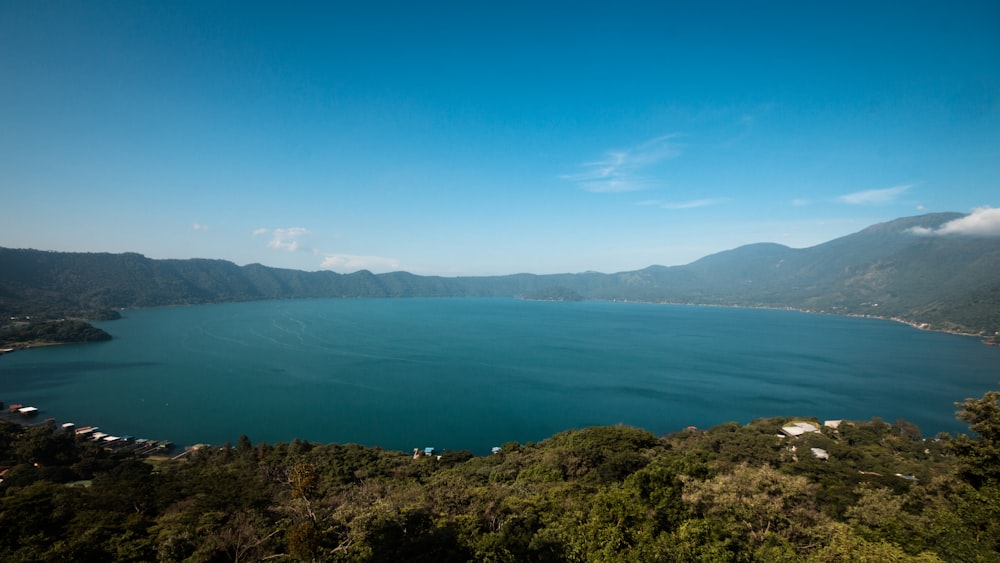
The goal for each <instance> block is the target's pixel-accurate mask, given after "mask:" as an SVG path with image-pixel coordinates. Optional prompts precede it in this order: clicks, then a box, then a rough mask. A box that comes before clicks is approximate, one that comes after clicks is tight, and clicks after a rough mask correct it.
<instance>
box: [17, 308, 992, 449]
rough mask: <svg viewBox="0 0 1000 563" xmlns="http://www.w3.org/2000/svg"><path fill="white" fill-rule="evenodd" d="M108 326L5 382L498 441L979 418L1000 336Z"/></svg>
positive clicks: (716, 311) (297, 431) (288, 436)
mask: <svg viewBox="0 0 1000 563" xmlns="http://www.w3.org/2000/svg"><path fill="white" fill-rule="evenodd" d="M123 317H124V318H122V319H121V320H118V321H112V322H105V323H95V324H97V326H100V327H101V328H103V329H105V330H107V331H108V332H110V333H111V334H112V335H113V336H114V339H113V340H112V341H109V342H104V343H98V344H86V345H67V346H55V347H48V348H40V349H34V350H27V351H18V352H16V353H13V354H8V355H5V356H2V357H0V400H3V401H4V402H5V403H11V402H19V403H24V404H30V405H33V406H36V407H39V408H40V409H42V411H43V414H42V416H43V417H55V418H56V419H57V420H58V421H59V422H66V421H71V422H75V423H76V424H77V425H78V426H82V425H93V426H99V427H100V428H101V430H102V431H105V432H110V433H114V434H118V435H122V434H130V435H132V436H136V437H145V438H150V439H169V440H173V441H174V442H175V443H180V444H195V443H212V444H222V443H224V442H232V443H235V442H236V440H237V438H238V437H239V436H240V434H246V435H248V436H249V437H250V439H251V440H253V441H254V442H260V441H266V442H276V441H290V440H292V439H294V438H300V439H304V440H310V441H317V442H341V443H360V444H365V445H369V446H382V447H385V448H390V449H398V450H403V451H410V450H412V448H415V447H420V448H423V447H425V446H433V447H436V448H438V449H439V450H441V449H469V450H472V451H474V452H476V453H485V452H488V451H489V449H490V447H492V446H496V445H501V444H503V443H504V442H508V441H518V442H522V443H523V442H527V441H538V440H541V439H544V438H546V437H548V436H550V435H552V434H554V433H556V432H559V431H562V430H566V429H570V428H580V427H584V426H589V425H599V424H615V423H619V422H621V423H625V424H630V425H635V426H639V427H642V428H646V429H648V430H650V431H653V432H656V433H658V434H665V433H669V432H673V431H677V430H681V429H684V428H685V427H687V426H689V425H694V426H698V427H708V426H712V425H716V424H720V423H723V422H727V421H737V422H740V423H746V422H749V421H751V420H752V419H754V418H760V417H771V416H785V415H788V416H815V417H818V418H819V419H820V420H823V419H854V420H869V419H871V418H872V417H874V416H878V417H881V418H883V419H885V420H887V421H889V422H892V421H895V420H896V419H897V418H903V419H906V420H909V421H911V422H913V423H915V424H917V425H918V426H920V428H921V430H922V431H923V433H924V434H925V435H934V434H936V433H938V432H950V433H957V432H964V431H966V430H967V427H966V426H965V425H964V424H962V423H960V422H958V421H956V420H955V417H954V413H955V407H954V404H953V403H954V402H956V401H961V400H964V399H965V398H966V397H972V396H975V397H978V396H980V395H982V394H983V393H984V392H985V391H987V390H989V389H996V388H997V385H998V381H1000V369H998V368H1000V350H998V349H996V348H993V347H990V346H985V345H983V344H982V343H981V342H980V341H979V339H977V338H972V337H963V336H956V335H949V334H941V333H933V332H924V331H919V330H916V329H914V328H911V327H909V326H906V325H903V324H899V323H894V322H889V321H881V320H875V319H863V318H848V317H835V316H823V315H813V314H806V313H801V312H796V311H783V310H766V309H737V308H719V307H696V306H682V305H655V304H639V303H611V302H580V303H552V302H534V301H521V300H515V299H329V300H296V301H267V302H251V303H233V304H219V305H202V306H192V307H172V308H158V309H145V310H129V311H125V312H123Z"/></svg>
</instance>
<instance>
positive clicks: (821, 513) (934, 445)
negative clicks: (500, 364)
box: [0, 392, 1000, 562]
mask: <svg viewBox="0 0 1000 563" xmlns="http://www.w3.org/2000/svg"><path fill="white" fill-rule="evenodd" d="M998 401H1000V393H998V392H990V393H987V394H986V395H985V396H983V397H982V398H978V399H968V400H966V401H965V402H964V403H962V404H960V405H958V406H959V407H960V411H959V418H960V419H962V420H964V421H966V422H968V423H969V424H970V429H971V430H972V436H971V437H970V436H965V435H963V436H959V437H951V436H947V435H942V436H938V437H937V438H935V439H924V438H921V435H920V432H919V429H917V428H916V427H915V426H913V425H912V424H910V423H907V422H906V421H902V420H900V421H896V422H895V423H893V424H889V423H886V422H883V421H881V420H878V419H875V420H872V421H868V422H847V421H843V422H840V424H839V425H837V426H836V427H835V428H834V427H832V426H827V425H823V424H821V423H820V422H819V421H816V420H813V421H805V420H802V419H796V420H791V419H784V418H775V419H766V420H756V421H753V422H752V423H750V424H747V425H745V426H741V425H739V424H736V423H728V424H723V425H721V426H717V427H714V428H711V429H708V430H698V429H694V428H691V429H688V430H686V431H683V432H680V433H676V434H672V435H669V436H663V437H658V436H654V435H653V434H650V433H648V432H645V431H642V430H639V429H636V428H631V427H625V426H610V427H593V428H585V429H579V430H571V431H567V432H563V433H560V434H557V435H555V436H552V437H551V438H549V439H547V440H544V441H542V442H538V443H528V444H518V443H508V444H504V445H503V447H502V449H500V450H499V451H497V452H496V453H495V454H493V455H488V456H478V457H477V456H473V455H472V454H471V453H469V452H462V451H458V452H451V451H446V452H441V453H434V454H431V455H426V454H425V453H424V452H423V451H418V452H414V454H413V455H411V454H409V453H403V452H394V451H386V450H382V449H378V448H367V447H362V446H356V445H339V444H328V445H320V444H314V443H308V442H302V441H293V442H291V443H279V444H273V445H271V444H263V443H261V444H253V443H252V442H251V441H250V439H249V438H247V437H245V436H243V437H241V438H240V440H239V441H238V443H237V444H236V445H235V446H232V445H228V444H227V445H225V446H222V447H205V448H202V449H198V450H194V451H191V452H189V453H188V454H187V455H185V456H183V457H182V458H181V459H176V460H172V459H142V458H139V457H137V456H136V455H135V454H134V453H133V452H132V451H131V450H130V449H129V448H127V447H124V448H123V447H119V448H118V449H115V450H111V449H104V448H101V447H99V446H98V445H97V444H96V443H95V442H93V441H91V440H87V439H84V438H82V437H78V436H76V435H74V433H72V432H66V431H63V430H61V429H57V428H56V427H55V426H53V425H46V424H41V425H36V426H32V427H26V426H21V425H17V424H12V423H9V422H0V467H2V469H0V471H2V474H0V476H2V482H0V558H2V559H3V560H5V561H60V562H61V561H261V560H273V561H637V562H639V561H641V562H648V561H713V562H724V561H747V562H749V561H767V562H774V561H815V562H834V561H837V562H841V561H856V562H880V561H894V562H900V561H920V562H931V561H998V560H1000V402H998ZM809 422H811V423H812V426H809V425H808V424H806V423H809ZM796 423H797V424H798V426H795V425H796ZM789 425H792V426H793V427H797V428H808V429H810V430H815V431H807V432H802V433H800V435H798V436H794V435H789V436H785V437H780V436H783V435H784V434H783V430H782V429H783V428H786V429H787V428H788V427H789Z"/></svg>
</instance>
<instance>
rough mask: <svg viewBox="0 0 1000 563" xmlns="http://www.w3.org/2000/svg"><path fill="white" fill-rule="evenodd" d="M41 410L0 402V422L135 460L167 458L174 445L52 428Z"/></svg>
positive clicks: (87, 428)
mask: <svg viewBox="0 0 1000 563" xmlns="http://www.w3.org/2000/svg"><path fill="white" fill-rule="evenodd" d="M41 412H42V411H41V410H39V409H38V408H37V407H32V406H26V405H22V404H18V403H11V404H9V405H6V408H4V402H3V401H0V420H6V421H7V422H13V423H15V424H19V425H21V426H51V427H53V428H55V431H56V432H65V433H67V434H69V433H73V434H75V435H76V438H77V439H78V440H91V441H93V442H97V443H98V444H100V445H101V446H102V447H104V448H106V449H108V450H122V451H124V450H131V451H132V453H133V454H134V455H137V456H139V457H153V456H168V455H170V454H171V453H172V452H173V450H174V444H173V443H172V442H170V441H169V440H149V439H146V438H133V437H132V436H127V435H125V436H113V435H111V434H108V433H106V432H100V431H99V430H100V429H99V428H98V427H96V426H81V427H79V428H78V427H77V426H76V424H75V423H72V422H66V423H63V424H60V425H58V426H57V425H56V419H54V418H44V419H43V418H41V416H40V414H41ZM188 451H190V448H185V451H184V452H182V453H181V454H180V455H179V456H174V457H180V456H183V455H185V454H187V453H188ZM3 469H4V468H2V467H0V481H3V473H4V471H3Z"/></svg>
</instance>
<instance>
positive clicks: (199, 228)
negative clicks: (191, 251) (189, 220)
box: [191, 223, 208, 231]
mask: <svg viewBox="0 0 1000 563" xmlns="http://www.w3.org/2000/svg"><path fill="white" fill-rule="evenodd" d="M191 228H192V229H194V230H195V231H207V230H208V227H207V226H205V225H202V224H200V223H195V224H193V225H191Z"/></svg>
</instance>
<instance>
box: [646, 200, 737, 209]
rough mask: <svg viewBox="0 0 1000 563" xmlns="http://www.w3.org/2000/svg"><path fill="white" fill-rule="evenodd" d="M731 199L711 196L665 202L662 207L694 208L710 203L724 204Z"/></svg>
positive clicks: (706, 205)
mask: <svg viewBox="0 0 1000 563" xmlns="http://www.w3.org/2000/svg"><path fill="white" fill-rule="evenodd" d="M728 201H729V198H726V197H711V198H706V199H695V200H691V201H681V202H674V203H664V204H662V205H661V206H660V207H662V208H664V209H694V208H696V207H708V206H709V205H722V204H723V203H726V202H728Z"/></svg>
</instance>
